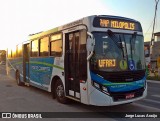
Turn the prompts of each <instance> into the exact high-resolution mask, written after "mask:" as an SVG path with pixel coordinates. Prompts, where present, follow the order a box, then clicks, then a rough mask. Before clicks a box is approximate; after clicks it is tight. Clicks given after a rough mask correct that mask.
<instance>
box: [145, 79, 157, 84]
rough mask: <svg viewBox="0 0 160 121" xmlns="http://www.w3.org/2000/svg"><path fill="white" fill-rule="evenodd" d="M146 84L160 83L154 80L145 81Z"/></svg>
mask: <svg viewBox="0 0 160 121" xmlns="http://www.w3.org/2000/svg"><path fill="white" fill-rule="evenodd" d="M147 82H150V83H157V84H160V81H155V80H147Z"/></svg>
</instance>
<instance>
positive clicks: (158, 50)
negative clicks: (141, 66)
mask: <svg viewBox="0 0 160 121" xmlns="http://www.w3.org/2000/svg"><path fill="white" fill-rule="evenodd" d="M154 38H155V41H154V44H153V47H152V53H150V42H145V43H144V52H145V58H146V65H148V64H149V63H150V65H151V68H153V69H155V68H157V59H158V57H160V32H157V33H154Z"/></svg>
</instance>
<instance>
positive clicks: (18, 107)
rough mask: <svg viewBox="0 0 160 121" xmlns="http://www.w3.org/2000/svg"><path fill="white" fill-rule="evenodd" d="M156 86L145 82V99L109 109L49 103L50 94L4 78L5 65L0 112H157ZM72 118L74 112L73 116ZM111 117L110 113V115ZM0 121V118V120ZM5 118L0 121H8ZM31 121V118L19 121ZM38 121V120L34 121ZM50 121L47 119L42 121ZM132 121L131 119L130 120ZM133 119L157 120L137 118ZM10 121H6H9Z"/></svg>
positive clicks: (1, 70)
mask: <svg viewBox="0 0 160 121" xmlns="http://www.w3.org/2000/svg"><path fill="white" fill-rule="evenodd" d="M159 90H160V83H153V82H148V96H147V98H146V99H143V100H140V101H137V102H134V103H132V104H127V105H118V106H110V107H106V106H105V107H98V106H88V105H84V104H81V103H78V102H74V101H73V102H71V103H69V104H67V105H64V104H60V103H58V102H57V101H56V100H53V99H52V97H51V94H50V93H48V92H46V91H43V90H40V89H37V88H35V87H31V86H30V87H27V86H17V84H16V81H15V80H14V79H12V78H10V77H8V76H7V75H6V72H5V66H4V65H0V112H83V113H85V112H86V113H87V112H94V114H92V115H94V117H96V116H97V117H99V116H102V117H103V116H105V115H108V113H110V112H118V113H119V112H126V114H127V113H130V112H133V113H134V112H136V113H138V112H140V113H141V112H153V113H156V112H160V93H159V92H160V91H159ZM100 112H101V113H100ZM73 115H74V113H73ZM113 115H114V114H113ZM0 120H1V119H0ZM8 120H9V119H3V121H8ZM23 120H27V121H28V120H31V121H32V120H33V119H23ZM38 120H40V119H38ZM43 120H47V121H48V120H51V119H43ZM52 120H56V121H61V120H63V121H72V120H73V121H75V120H80V121H97V120H100V121H106V120H107V121H108V120H111V121H127V120H128V118H116V117H113V118H108V119H106V118H90V117H88V118H61V117H58V118H54V119H52ZM131 120H135V119H131ZM136 120H141V121H143V120H144V121H147V120H148V121H149V120H157V121H158V120H159V119H151V118H138V119H136ZM9 121H10V120H9Z"/></svg>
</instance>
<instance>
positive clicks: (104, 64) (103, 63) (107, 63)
mask: <svg viewBox="0 0 160 121" xmlns="http://www.w3.org/2000/svg"><path fill="white" fill-rule="evenodd" d="M98 66H99V67H100V68H110V67H115V66H116V60H115V59H100V60H98Z"/></svg>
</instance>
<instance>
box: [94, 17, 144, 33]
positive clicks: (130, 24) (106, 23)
mask: <svg viewBox="0 0 160 121" xmlns="http://www.w3.org/2000/svg"><path fill="white" fill-rule="evenodd" d="M93 26H94V27H101V28H115V29H126V30H137V31H142V28H141V26H140V24H139V23H137V22H135V21H127V20H123V19H115V18H114V19H111V18H103V17H96V18H95V19H94V20H93Z"/></svg>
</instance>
